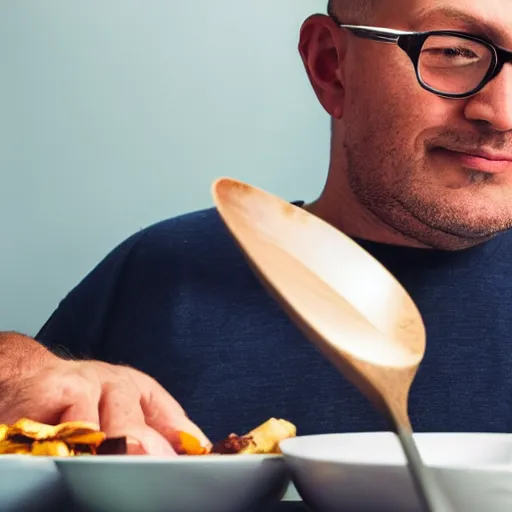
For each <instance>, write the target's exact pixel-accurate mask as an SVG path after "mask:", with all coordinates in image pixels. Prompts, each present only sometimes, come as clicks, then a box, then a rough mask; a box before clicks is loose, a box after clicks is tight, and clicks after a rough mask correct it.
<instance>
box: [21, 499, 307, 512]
mask: <svg viewBox="0 0 512 512" xmlns="http://www.w3.org/2000/svg"><path fill="white" fill-rule="evenodd" d="M57 510H58V511H62V512H89V511H87V510H84V509H83V508H81V507H79V506H78V505H76V504H75V503H73V500H72V499H71V498H69V497H68V496H63V497H62V499H60V500H59V502H58V503H52V505H51V507H48V508H47V509H45V510H44V511H42V512H55V511H57ZM169 511H170V512H171V511H172V509H171V508H170V509H169ZM12 512H14V511H12ZM16 512H18V511H16ZM119 512H122V511H119ZM261 512H312V510H311V509H310V508H309V507H308V506H307V505H305V504H304V503H303V502H302V501H282V502H281V503H279V504H277V505H274V506H271V507H266V508H265V510H262V511H261Z"/></svg>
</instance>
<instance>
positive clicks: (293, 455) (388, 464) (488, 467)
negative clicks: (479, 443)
mask: <svg viewBox="0 0 512 512" xmlns="http://www.w3.org/2000/svg"><path fill="white" fill-rule="evenodd" d="M383 435H386V436H387V437H390V436H393V435H396V434H394V432H391V431H376V432H348V433H329V434H312V435H303V436H296V437H294V438H290V439H285V440H284V441H281V443H280V445H279V446H280V449H281V451H282V452H283V455H284V459H285V462H286V461H288V460H290V459H296V460H303V461H308V462H325V463H328V464H343V465H346V466H354V467H372V468H404V467H406V466H407V463H405V464H403V463H401V462H396V461H382V462H381V461H377V462H368V461H360V462H358V461H357V460H353V459H350V460H346V461H344V460H342V459H338V460H336V459H334V458H330V457H325V456H320V455H308V454H303V453H301V454H298V453H297V451H296V450H294V449H290V450H288V449H287V447H288V445H290V446H293V445H294V444H298V443H300V442H301V440H316V439H318V440H328V439H340V438H351V437H357V438H364V437H376V436H383ZM413 435H414V438H415V439H421V438H427V437H430V438H432V437H433V438H435V437H438V438H443V437H444V438H450V437H457V438H463V437H475V438H482V439H495V440H496V439H497V440H499V439H502V440H507V441H510V443H511V444H510V447H511V450H512V434H508V433H506V432H415V433H414V434H413ZM397 442H398V441H397ZM425 465H426V466H427V467H429V468H432V469H435V470H442V471H465V472H483V473H487V472H490V473H494V472H496V471H499V472H502V473H512V459H511V461H510V464H498V463H495V464H492V463H481V464H478V463H475V464H472V465H471V466H468V465H464V464H461V465H457V463H452V464H427V463H426V464H425Z"/></svg>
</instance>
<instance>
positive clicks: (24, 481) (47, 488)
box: [0, 455, 65, 512]
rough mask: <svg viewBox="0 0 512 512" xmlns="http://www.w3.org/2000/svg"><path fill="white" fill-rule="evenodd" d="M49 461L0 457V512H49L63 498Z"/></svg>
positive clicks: (34, 458)
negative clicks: (43, 511) (47, 510)
mask: <svg viewBox="0 0 512 512" xmlns="http://www.w3.org/2000/svg"><path fill="white" fill-rule="evenodd" d="M64 493H65V490H64V485H63V483H62V479H61V477H60V475H59V472H58V471H57V468H56V467H55V465H54V463H53V462H52V461H51V460H48V459H46V458H42V457H30V456H25V455H1V456H0V510H1V511H2V512H19V511H23V512H36V511H37V512H38V511H40V510H45V509H47V508H50V509H52V508H53V506H54V505H55V504H57V503H58V502H59V500H60V498H61V497H62V496H63V495H64Z"/></svg>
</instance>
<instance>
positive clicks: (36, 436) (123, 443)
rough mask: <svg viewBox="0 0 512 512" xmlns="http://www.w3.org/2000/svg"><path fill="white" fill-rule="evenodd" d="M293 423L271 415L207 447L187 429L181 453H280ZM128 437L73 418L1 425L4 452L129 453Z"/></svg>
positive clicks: (0, 445)
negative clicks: (51, 422) (113, 435)
mask: <svg viewBox="0 0 512 512" xmlns="http://www.w3.org/2000/svg"><path fill="white" fill-rule="evenodd" d="M296 435H297V429H296V427H295V425H293V424H292V423H290V422H288V421H286V420H282V419H276V418H271V419H269V420H268V421H266V422H265V423H263V424H262V425H260V426H259V427H256V428H255V429H253V430H251V431H250V432H248V433H247V434H245V435H243V436H238V435H236V434H230V435H229V436H228V437H227V438H225V439H224V440H222V441H220V442H218V443H215V444H214V445H213V446H212V447H210V448H206V447H204V446H202V445H201V443H200V441H199V440H198V439H196V438H195V437H194V436H193V435H191V434H188V433H187V432H179V440H180V447H179V449H178V453H180V454H181V455H196V456H201V455H247V454H278V453H280V450H279V443H280V442H281V441H283V440H284V439H287V438H290V437H295V436H296ZM127 453H128V450H127V439H126V437H121V438H107V436H106V434H105V433H104V432H101V431H100V430H99V428H98V426H97V425H94V424H91V423H86V422H80V421H73V422H67V423H61V424H60V425H56V426H53V425H46V424H44V423H39V422H37V421H33V420H30V419H26V418H22V419H20V420H18V421H17V422H16V423H14V424H12V425H0V455H9V454H17V455H32V456H40V457H41V456H43V457H44V456H47V457H75V456H82V455H126V454H127Z"/></svg>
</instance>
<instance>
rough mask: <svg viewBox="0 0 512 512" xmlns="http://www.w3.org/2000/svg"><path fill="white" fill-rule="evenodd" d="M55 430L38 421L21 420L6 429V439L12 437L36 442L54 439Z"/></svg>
mask: <svg viewBox="0 0 512 512" xmlns="http://www.w3.org/2000/svg"><path fill="white" fill-rule="evenodd" d="M56 430H57V428H56V427H54V426H52V425H46V424H44V423H39V422H38V421H33V420H29V419H26V418H22V419H20V420H18V421H17V422H16V423H14V424H13V425H11V426H9V427H8V428H7V434H6V439H8V438H10V437H14V436H24V437H29V438H30V439H34V440H36V441H38V440H43V439H51V438H53V437H55V433H56Z"/></svg>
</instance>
